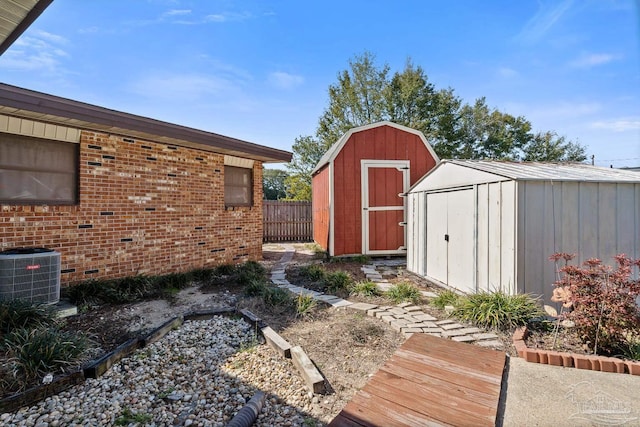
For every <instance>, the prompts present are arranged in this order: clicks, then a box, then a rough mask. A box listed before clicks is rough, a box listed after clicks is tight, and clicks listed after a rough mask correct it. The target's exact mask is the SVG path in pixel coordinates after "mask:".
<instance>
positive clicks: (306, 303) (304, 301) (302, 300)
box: [296, 294, 318, 316]
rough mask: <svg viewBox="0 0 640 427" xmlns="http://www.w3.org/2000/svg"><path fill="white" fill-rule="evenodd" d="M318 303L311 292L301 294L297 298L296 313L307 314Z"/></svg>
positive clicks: (299, 314)
mask: <svg viewBox="0 0 640 427" xmlns="http://www.w3.org/2000/svg"><path fill="white" fill-rule="evenodd" d="M317 305H318V303H317V302H316V300H315V299H314V298H313V296H312V295H310V294H300V295H298V298H297V304H296V313H298V316H304V315H307V314H309V313H310V312H311V310H313V309H314V308H315V307H316V306H317Z"/></svg>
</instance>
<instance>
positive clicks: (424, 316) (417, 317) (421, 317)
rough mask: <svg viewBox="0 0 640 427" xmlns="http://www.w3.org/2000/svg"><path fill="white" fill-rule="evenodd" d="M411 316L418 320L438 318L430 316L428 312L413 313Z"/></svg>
mask: <svg viewBox="0 0 640 427" xmlns="http://www.w3.org/2000/svg"><path fill="white" fill-rule="evenodd" d="M412 316H413V317H415V318H416V319H418V320H421V321H423V322H435V321H437V320H438V319H436V318H435V317H433V316H431V315H430V314H424V313H422V314H419V313H413V314H412ZM451 322H452V321H451Z"/></svg>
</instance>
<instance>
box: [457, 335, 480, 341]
mask: <svg viewBox="0 0 640 427" xmlns="http://www.w3.org/2000/svg"><path fill="white" fill-rule="evenodd" d="M451 339H452V340H453V341H457V342H473V341H475V339H473V337H470V336H469V335H460V336H458V337H451Z"/></svg>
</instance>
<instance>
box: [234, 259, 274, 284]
mask: <svg viewBox="0 0 640 427" xmlns="http://www.w3.org/2000/svg"><path fill="white" fill-rule="evenodd" d="M236 275H237V277H236V281H237V282H238V283H239V284H240V285H246V284H248V283H249V282H251V281H252V280H256V279H257V280H266V277H267V270H265V268H264V267H263V266H262V265H260V264H259V263H257V262H255V261H247V262H245V263H244V264H242V265H240V266H238V267H237V268H236Z"/></svg>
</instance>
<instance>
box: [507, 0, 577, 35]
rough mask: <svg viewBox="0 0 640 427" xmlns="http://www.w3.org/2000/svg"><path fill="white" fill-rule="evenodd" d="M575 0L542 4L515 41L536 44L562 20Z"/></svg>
mask: <svg viewBox="0 0 640 427" xmlns="http://www.w3.org/2000/svg"><path fill="white" fill-rule="evenodd" d="M572 3H573V0H563V1H561V2H554V1H551V2H548V3H547V4H541V5H540V8H539V9H538V12H536V14H535V15H534V16H533V17H532V18H531V19H530V20H529V21H527V23H526V24H525V25H524V27H523V28H522V30H521V31H520V33H519V34H518V35H517V36H516V37H515V40H516V41H518V42H521V43H535V42H537V41H538V40H540V39H542V38H543V37H544V36H545V35H546V34H547V32H548V31H549V30H550V29H551V28H552V27H553V26H554V25H555V24H556V23H557V22H558V21H559V20H560V18H562V15H564V14H565V13H566V12H567V10H569V8H570V7H571V5H572Z"/></svg>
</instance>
